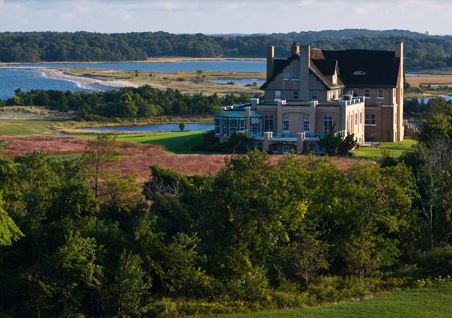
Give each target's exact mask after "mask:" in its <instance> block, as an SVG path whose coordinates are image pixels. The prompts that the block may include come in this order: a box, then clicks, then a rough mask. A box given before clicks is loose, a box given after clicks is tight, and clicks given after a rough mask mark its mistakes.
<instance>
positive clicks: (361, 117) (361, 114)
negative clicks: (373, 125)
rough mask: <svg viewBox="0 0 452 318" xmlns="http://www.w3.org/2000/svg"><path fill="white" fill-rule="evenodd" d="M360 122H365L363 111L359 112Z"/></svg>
mask: <svg viewBox="0 0 452 318" xmlns="http://www.w3.org/2000/svg"><path fill="white" fill-rule="evenodd" d="M359 124H360V125H362V124H363V113H362V112H361V113H359Z"/></svg>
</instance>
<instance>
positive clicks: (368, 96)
mask: <svg viewBox="0 0 452 318" xmlns="http://www.w3.org/2000/svg"><path fill="white" fill-rule="evenodd" d="M364 96H366V97H367V98H370V89H365V90H364Z"/></svg>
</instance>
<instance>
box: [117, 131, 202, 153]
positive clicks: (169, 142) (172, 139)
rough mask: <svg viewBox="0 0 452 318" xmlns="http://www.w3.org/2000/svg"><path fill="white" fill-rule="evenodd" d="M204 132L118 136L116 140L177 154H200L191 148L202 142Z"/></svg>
mask: <svg viewBox="0 0 452 318" xmlns="http://www.w3.org/2000/svg"><path fill="white" fill-rule="evenodd" d="M204 134H205V132H204V131H186V132H166V133H149V134H125V135H118V140H121V141H130V142H138V143H142V144H157V145H161V146H163V147H165V148H166V150H167V151H168V152H172V153H178V154H191V153H200V152H199V151H194V150H193V147H194V146H196V145H199V144H200V143H201V142H202V139H203V138H202V136H203V135H204Z"/></svg>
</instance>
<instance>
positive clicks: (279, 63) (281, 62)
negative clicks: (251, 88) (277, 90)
mask: <svg viewBox="0 0 452 318" xmlns="http://www.w3.org/2000/svg"><path fill="white" fill-rule="evenodd" d="M299 59H300V55H298V54H293V55H292V56H291V57H289V58H287V59H275V60H274V61H273V63H274V64H273V74H272V76H271V77H270V78H269V79H268V80H267V81H266V82H265V83H264V84H263V85H262V86H261V89H265V88H267V85H268V84H270V83H271V82H273V80H274V79H275V78H276V76H278V74H280V73H281V72H282V71H283V70H284V68H285V67H286V66H288V65H290V63H292V61H293V60H299Z"/></svg>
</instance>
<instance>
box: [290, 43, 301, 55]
mask: <svg viewBox="0 0 452 318" xmlns="http://www.w3.org/2000/svg"><path fill="white" fill-rule="evenodd" d="M290 54H291V55H294V54H298V55H300V46H299V45H298V43H297V42H293V44H292V47H291V48H290Z"/></svg>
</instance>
